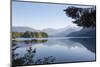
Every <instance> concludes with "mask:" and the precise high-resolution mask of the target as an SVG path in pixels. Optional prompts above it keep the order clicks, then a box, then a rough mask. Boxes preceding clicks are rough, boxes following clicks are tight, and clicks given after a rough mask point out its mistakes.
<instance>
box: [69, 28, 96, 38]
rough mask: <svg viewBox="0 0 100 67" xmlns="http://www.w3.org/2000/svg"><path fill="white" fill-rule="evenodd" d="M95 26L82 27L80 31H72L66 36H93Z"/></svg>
mask: <svg viewBox="0 0 100 67" xmlns="http://www.w3.org/2000/svg"><path fill="white" fill-rule="evenodd" d="M95 35H96V28H92V27H90V28H83V29H81V30H80V31H76V32H72V33H70V34H69V35H67V36H71V37H72V36H86V37H95Z"/></svg>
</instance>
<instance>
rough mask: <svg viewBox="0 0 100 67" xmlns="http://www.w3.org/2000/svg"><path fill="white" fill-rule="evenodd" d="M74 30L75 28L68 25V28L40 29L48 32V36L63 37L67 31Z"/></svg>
mask: <svg viewBox="0 0 100 67" xmlns="http://www.w3.org/2000/svg"><path fill="white" fill-rule="evenodd" d="M76 30H77V28H73V27H70V28H61V29H51V28H48V29H44V30H42V31H43V32H46V33H48V35H49V36H56V37H64V36H66V35H68V34H69V33H71V32H74V31H76Z"/></svg>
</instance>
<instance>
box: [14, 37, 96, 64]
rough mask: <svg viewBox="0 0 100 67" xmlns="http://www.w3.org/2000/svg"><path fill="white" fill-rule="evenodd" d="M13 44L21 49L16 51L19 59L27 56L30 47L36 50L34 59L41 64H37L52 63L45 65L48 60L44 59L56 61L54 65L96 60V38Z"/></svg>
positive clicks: (46, 40) (28, 41) (26, 41)
mask: <svg viewBox="0 0 100 67" xmlns="http://www.w3.org/2000/svg"><path fill="white" fill-rule="evenodd" d="M13 42H14V43H16V44H17V47H20V48H18V49H17V50H16V51H15V53H18V54H19V57H23V56H24V55H25V54H26V50H27V49H29V48H30V47H32V49H35V48H36V54H35V56H34V58H33V59H34V60H37V62H39V63H37V64H41V63H42V64H47V63H50V62H47V63H43V62H44V60H46V59H44V60H43V58H49V57H50V58H52V57H54V58H55V59H56V60H55V61H53V63H61V62H75V61H94V60H95V50H96V49H95V38H93V39H92V38H70V39H66V38H64V39H45V40H25V41H13ZM40 58H41V59H40ZM40 62H41V63H40Z"/></svg>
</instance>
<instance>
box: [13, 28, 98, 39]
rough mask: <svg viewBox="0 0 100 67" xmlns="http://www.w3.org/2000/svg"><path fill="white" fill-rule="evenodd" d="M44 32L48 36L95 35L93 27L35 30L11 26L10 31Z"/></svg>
mask: <svg viewBox="0 0 100 67" xmlns="http://www.w3.org/2000/svg"><path fill="white" fill-rule="evenodd" d="M26 31H30V32H45V33H47V34H48V36H50V37H76V36H78V37H81V36H85V37H93V36H95V35H96V33H95V31H96V29H95V28H92V27H90V28H83V29H78V28H76V27H70V28H60V29H52V28H46V29H43V30H37V29H33V28H30V27H12V32H26Z"/></svg>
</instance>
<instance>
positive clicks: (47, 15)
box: [12, 1, 87, 30]
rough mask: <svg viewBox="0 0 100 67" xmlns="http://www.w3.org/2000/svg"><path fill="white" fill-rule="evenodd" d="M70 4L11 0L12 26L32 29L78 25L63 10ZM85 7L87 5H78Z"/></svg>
mask: <svg viewBox="0 0 100 67" xmlns="http://www.w3.org/2000/svg"><path fill="white" fill-rule="evenodd" d="M68 6H71V5H60V4H47V3H31V2H16V1H14V2H12V26H24V27H31V28H34V29H39V30H41V29H45V28H53V29H60V28H69V27H77V28H80V27H78V26H77V25H76V24H73V23H72V19H71V18H70V17H68V16H67V15H66V14H65V12H64V11H63V10H64V9H66V8H67V7H68ZM78 7H87V6H78Z"/></svg>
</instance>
